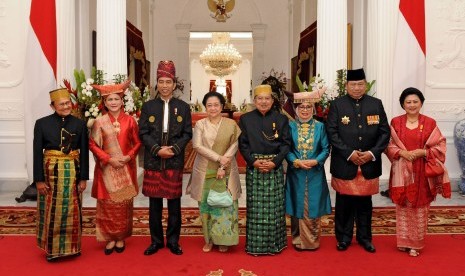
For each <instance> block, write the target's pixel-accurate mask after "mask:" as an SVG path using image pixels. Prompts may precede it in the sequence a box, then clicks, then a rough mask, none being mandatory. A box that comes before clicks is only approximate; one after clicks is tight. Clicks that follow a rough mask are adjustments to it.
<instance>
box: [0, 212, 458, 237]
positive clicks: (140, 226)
mask: <svg viewBox="0 0 465 276" xmlns="http://www.w3.org/2000/svg"><path fill="white" fill-rule="evenodd" d="M245 212H246V210H245V208H240V209H239V231H240V235H245ZM167 216H168V214H167V210H166V208H165V209H164V210H163V224H164V225H165V227H166V223H167V220H166V219H167ZM321 222H322V235H323V236H327V235H330V236H333V235H334V212H333V214H331V215H328V216H324V217H322V219H321ZM35 225H36V209H35V208H33V207H0V235H34V234H35ZM287 225H288V235H289V234H290V220H289V218H287ZM372 225H373V234H374V235H394V234H395V233H396V214H395V209H394V208H374V210H373V223H372ZM82 226H83V233H84V235H95V208H84V210H83V224H82ZM428 233H431V234H445V233H449V234H460V233H465V207H431V209H430V212H429V219H428ZM133 234H134V235H136V236H146V235H149V229H148V210H147V208H135V209H134V217H133ZM181 235H183V236H201V235H202V224H201V221H200V217H199V211H198V209H197V208H182V228H181Z"/></svg>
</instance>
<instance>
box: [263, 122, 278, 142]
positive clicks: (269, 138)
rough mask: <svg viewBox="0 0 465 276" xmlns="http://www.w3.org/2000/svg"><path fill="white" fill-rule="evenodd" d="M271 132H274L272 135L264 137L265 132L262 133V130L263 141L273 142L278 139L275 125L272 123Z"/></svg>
mask: <svg viewBox="0 0 465 276" xmlns="http://www.w3.org/2000/svg"><path fill="white" fill-rule="evenodd" d="M273 131H274V135H272V136H269V135H266V134H265V132H263V130H262V134H263V137H265V139H266V140H268V141H273V140H276V139H278V138H279V134H278V130H277V129H276V123H274V122H273Z"/></svg>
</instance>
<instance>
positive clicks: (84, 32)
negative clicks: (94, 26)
mask: <svg viewBox="0 0 465 276" xmlns="http://www.w3.org/2000/svg"><path fill="white" fill-rule="evenodd" d="M89 1H90V0H80V1H78V2H77V4H78V6H77V12H76V17H77V20H76V32H77V37H78V39H77V41H76V44H75V45H76V52H78V53H79V54H78V55H77V58H76V69H83V70H84V72H86V73H87V74H89V73H90V71H91V67H92V50H91V49H92V34H91V32H90V27H89V24H90V23H89V9H90V4H89ZM72 79H73V84H75V83H74V78H72Z"/></svg>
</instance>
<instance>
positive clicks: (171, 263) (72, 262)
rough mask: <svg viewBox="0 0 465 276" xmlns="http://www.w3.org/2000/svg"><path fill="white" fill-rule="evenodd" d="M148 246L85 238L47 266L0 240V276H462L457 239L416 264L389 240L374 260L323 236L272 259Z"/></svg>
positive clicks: (29, 246)
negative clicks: (312, 245) (110, 245)
mask: <svg viewBox="0 0 465 276" xmlns="http://www.w3.org/2000/svg"><path fill="white" fill-rule="evenodd" d="M149 242H150V238H149V237H142V236H135V237H131V238H128V239H127V241H126V250H125V251H124V252H123V253H121V254H118V253H116V252H114V253H113V254H111V255H109V256H105V255H104V254H103V248H104V246H105V245H104V244H103V243H98V242H97V241H96V240H95V237H91V236H85V237H83V239H82V255H81V256H79V257H75V258H72V259H68V260H63V261H60V262H56V263H47V262H46V261H45V254H44V252H42V251H41V250H39V249H38V248H37V247H36V246H35V239H34V237H32V236H14V235H12V236H3V237H0V256H2V257H1V261H2V264H1V266H0V275H26V274H30V275H47V276H53V275H66V276H70V275H115V276H116V275H144V276H146V275H170V276H177V275H189V276H190V275H216V276H228V275H240V276H246V275H247V276H252V275H257V276H263V275H273V276H279V275H286V276H289V275H292V276H301V275H302V276H304V275H465V262H463V256H465V235H463V234H462V235H458V234H448V235H428V236H427V238H426V248H425V249H424V250H423V251H422V252H421V255H420V256H419V257H417V258H413V257H409V256H408V254H407V253H405V252H400V251H398V250H397V249H396V237H395V236H392V235H377V236H375V237H374V239H373V242H374V244H375V245H376V249H377V252H376V253H375V254H370V253H368V252H365V251H364V250H363V248H362V247H361V246H359V245H357V244H352V245H351V246H350V247H349V248H348V250H347V251H345V252H339V251H337V250H336V246H335V244H336V242H335V239H334V237H329V236H325V237H322V240H321V247H320V249H318V250H317V251H306V252H297V251H295V250H294V249H292V248H289V247H288V248H286V249H285V250H284V251H283V252H281V253H280V254H278V255H275V256H260V257H254V256H250V255H248V254H246V253H245V252H244V243H245V238H244V237H240V242H239V245H237V246H234V247H231V248H230V250H229V251H228V252H227V253H220V252H219V251H218V249H217V248H214V249H213V251H211V252H209V253H203V252H202V246H203V244H204V240H203V238H202V237H198V236H184V237H181V240H180V244H181V246H182V248H183V250H184V254H183V255H182V256H176V255H173V254H171V253H170V252H169V250H168V249H166V248H164V249H161V250H160V251H159V252H158V253H156V254H154V255H152V256H144V255H143V254H142V252H143V251H144V249H145V247H146V246H147V245H148V244H149ZM288 244H289V245H290V240H289V241H288Z"/></svg>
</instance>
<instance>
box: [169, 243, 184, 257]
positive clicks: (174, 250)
mask: <svg viewBox="0 0 465 276" xmlns="http://www.w3.org/2000/svg"><path fill="white" fill-rule="evenodd" d="M166 247H168V248H169V249H170V251H171V253H173V254H175V255H182V249H181V247H180V246H179V244H177V243H175V244H170V243H169V244H167V245H166Z"/></svg>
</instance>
